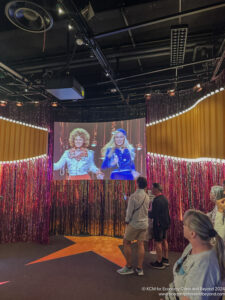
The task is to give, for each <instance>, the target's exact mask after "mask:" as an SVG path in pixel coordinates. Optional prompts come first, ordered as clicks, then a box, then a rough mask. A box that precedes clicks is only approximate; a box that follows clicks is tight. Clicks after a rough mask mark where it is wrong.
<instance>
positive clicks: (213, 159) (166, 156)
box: [147, 152, 225, 163]
mask: <svg viewBox="0 0 225 300" xmlns="http://www.w3.org/2000/svg"><path fill="white" fill-rule="evenodd" d="M147 155H150V156H155V157H160V158H167V159H172V160H177V161H187V162H204V161H210V162H214V163H225V159H220V158H209V157H198V158H183V157H177V156H169V155H163V154H158V153H153V152H148V153H147Z"/></svg>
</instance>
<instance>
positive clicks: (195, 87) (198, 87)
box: [193, 83, 202, 93]
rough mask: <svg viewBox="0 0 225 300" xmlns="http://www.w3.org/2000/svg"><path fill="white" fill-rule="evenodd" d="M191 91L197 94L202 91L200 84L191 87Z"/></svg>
mask: <svg viewBox="0 0 225 300" xmlns="http://www.w3.org/2000/svg"><path fill="white" fill-rule="evenodd" d="M193 91H194V92H197V93H199V92H201V91H202V86H201V84H200V83H198V84H196V85H195V86H194V87H193Z"/></svg>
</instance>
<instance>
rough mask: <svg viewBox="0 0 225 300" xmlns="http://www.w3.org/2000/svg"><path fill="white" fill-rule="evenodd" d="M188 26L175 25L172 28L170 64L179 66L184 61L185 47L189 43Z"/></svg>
mask: <svg viewBox="0 0 225 300" xmlns="http://www.w3.org/2000/svg"><path fill="white" fill-rule="evenodd" d="M187 34H188V26H187V25H175V26H172V27H171V29H170V37H171V40H170V43H171V44H170V50H171V53H170V65H171V66H179V65H182V64H183V63H184V56H185V48H186V43H187Z"/></svg>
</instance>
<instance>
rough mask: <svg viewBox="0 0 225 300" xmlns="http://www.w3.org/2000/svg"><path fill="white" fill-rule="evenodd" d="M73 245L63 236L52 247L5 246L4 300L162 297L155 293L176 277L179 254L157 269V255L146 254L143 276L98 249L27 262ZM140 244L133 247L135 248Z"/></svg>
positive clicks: (1, 253)
mask: <svg viewBox="0 0 225 300" xmlns="http://www.w3.org/2000/svg"><path fill="white" fill-rule="evenodd" d="M71 244H73V243H72V242H70V241H69V240H67V239H66V238H64V237H63V236H55V237H52V238H51V239H50V243H49V245H40V244H37V243H16V244H2V245H0V282H5V281H9V282H8V283H5V284H2V285H0V299H1V300H8V299H10V300H36V299H38V300H40V299H41V300H67V299H68V300H69V299H72V300H73V299H76V300H93V299H94V300H95V299H96V300H97V299H98V300H99V299H104V300H105V299H106V300H120V299H121V300H122V299H123V300H126V299H127V300H133V299H135V300H137V297H138V300H142V299H143V300H144V299H148V300H149V299H150V300H154V299H159V298H160V297H159V295H158V293H159V292H157V291H156V290H155V291H152V290H151V291H142V287H144V288H145V287H148V288H150V289H156V288H157V287H158V289H161V288H163V287H168V284H169V282H171V281H172V265H173V264H174V262H175V260H176V259H177V258H178V257H179V255H180V254H179V253H175V252H171V253H170V257H169V258H170V262H171V266H170V267H168V268H167V269H166V270H155V269H150V268H149V267H148V263H149V262H151V261H153V260H155V256H154V255H151V254H149V253H148V252H146V257H145V263H144V272H145V275H144V276H140V277H138V276H137V275H129V276H128V275H127V276H121V275H119V274H118V273H117V272H116V270H117V269H118V266H117V265H115V264H113V263H111V262H109V261H107V260H106V259H104V258H102V257H101V256H98V255H96V254H95V253H93V252H87V253H82V254H78V255H73V256H68V257H64V258H60V259H56V260H51V261H47V262H43V263H37V264H33V265H29V266H26V264H27V263H29V262H31V261H34V260H36V259H38V258H40V257H43V256H46V255H48V254H50V253H52V252H55V251H57V250H60V249H62V248H64V247H67V246H69V245H71ZM135 251H136V245H134V252H135Z"/></svg>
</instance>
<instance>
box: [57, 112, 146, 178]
mask: <svg viewBox="0 0 225 300" xmlns="http://www.w3.org/2000/svg"><path fill="white" fill-rule="evenodd" d="M53 162H54V164H53V171H54V172H53V178H54V179H55V180H92V179H99V180H104V179H112V180H135V179H136V178H137V177H138V176H140V175H142V176H145V175H146V142H145V119H144V118H142V119H134V120H126V121H117V122H103V123H65V122H64V123H62V122H55V124H54V156H53Z"/></svg>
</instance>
